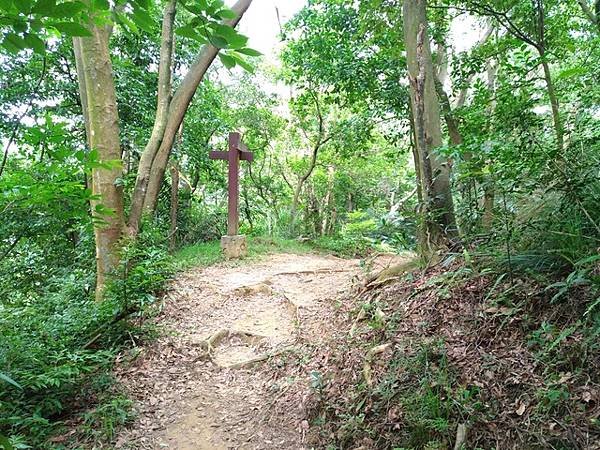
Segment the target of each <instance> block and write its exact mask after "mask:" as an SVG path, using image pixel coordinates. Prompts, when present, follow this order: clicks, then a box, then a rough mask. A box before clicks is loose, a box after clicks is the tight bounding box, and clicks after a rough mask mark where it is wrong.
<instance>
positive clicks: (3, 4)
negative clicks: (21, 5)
mask: <svg viewBox="0 0 600 450" xmlns="http://www.w3.org/2000/svg"><path fill="white" fill-rule="evenodd" d="M12 7H13V0H0V10H2V11H9V10H10V9H12Z"/></svg>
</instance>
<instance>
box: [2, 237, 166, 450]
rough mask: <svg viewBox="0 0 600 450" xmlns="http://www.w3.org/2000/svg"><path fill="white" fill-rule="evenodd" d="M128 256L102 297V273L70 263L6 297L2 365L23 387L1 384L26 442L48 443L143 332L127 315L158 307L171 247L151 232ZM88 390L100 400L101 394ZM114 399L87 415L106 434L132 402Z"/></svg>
mask: <svg viewBox="0 0 600 450" xmlns="http://www.w3.org/2000/svg"><path fill="white" fill-rule="evenodd" d="M123 256H124V258H123V265H122V267H121V273H120V274H116V276H115V278H114V279H113V282H112V284H111V286H110V288H109V292H108V294H107V298H106V300H105V301H103V302H101V303H98V302H96V301H95V300H94V298H93V289H91V287H92V285H93V276H94V273H93V271H92V270H90V268H89V265H87V264H85V266H87V268H86V267H85V266H83V267H77V265H75V266H68V265H67V266H66V265H64V263H63V265H62V267H61V269H62V270H61V271H56V272H54V273H51V274H49V275H48V277H47V278H46V279H45V280H44V283H43V285H42V286H41V288H37V289H35V290H33V289H32V288H31V287H29V286H23V287H22V288H21V289H19V290H17V289H18V288H17V289H15V287H13V289H12V298H10V299H8V298H6V297H4V298H3V300H2V302H1V303H0V332H1V334H2V336H3V340H2V342H1V343H0V365H1V366H2V367H3V368H5V370H6V371H7V373H6V374H4V376H5V377H10V379H12V380H14V381H15V382H16V383H18V385H19V386H20V387H21V388H20V389H19V388H17V386H16V385H13V384H7V383H2V384H1V385H0V412H1V413H0V430H1V432H2V433H3V434H5V435H8V436H19V435H21V436H23V439H21V441H22V442H23V443H25V442H26V443H28V444H29V445H34V446H35V448H46V447H44V446H43V442H44V441H45V439H46V438H47V437H48V436H49V434H51V433H53V432H54V431H56V430H57V429H59V427H60V419H59V418H60V417H63V416H64V415H65V414H73V413H77V412H78V401H77V399H78V398H80V397H82V396H84V390H86V389H88V386H89V383H90V381H91V380H92V379H94V378H97V377H98V376H99V374H100V373H102V372H103V371H107V370H109V369H110V368H111V366H112V363H113V361H114V357H115V354H116V352H117V351H119V349H120V348H121V347H122V345H123V342H125V338H126V337H127V338H131V337H132V336H138V335H140V331H139V330H136V329H135V328H134V327H133V325H132V324H130V323H129V322H128V321H127V320H124V319H126V318H127V317H128V316H129V315H131V314H136V315H143V314H147V313H148V312H149V311H150V310H149V309H148V308H149V306H151V305H152V304H153V302H154V299H155V297H154V294H155V293H156V291H157V290H159V289H161V288H162V286H163V285H164V283H165V282H166V280H168V278H169V275H170V273H171V271H172V268H171V264H170V262H169V258H168V256H167V254H166V251H165V250H164V247H163V246H162V245H160V242H158V243H157V242H156V241H153V238H152V236H151V234H147V233H146V234H143V235H142V236H141V239H140V241H138V243H136V244H135V245H133V244H132V245H129V246H127V247H126V249H125V251H124V255H123ZM22 257H27V256H26V255H23V256H22ZM16 261H18V259H17V258H16V257H13V259H12V262H13V263H14V262H16ZM83 261H84V262H85V261H86V260H85V259H84V260H83ZM15 324H18V326H15ZM85 395H86V396H87V398H93V395H95V393H94V392H92V393H89V392H88V393H87V394H85ZM107 402H108V406H106V405H104V406H102V407H101V410H100V411H98V412H97V413H90V414H91V415H90V416H89V419H86V420H89V421H90V423H96V421H99V423H102V427H103V428H104V431H102V433H104V434H105V435H106V436H108V435H109V434H110V433H112V431H111V430H113V429H114V426H115V425H116V423H112V422H110V421H113V420H116V421H121V419H119V418H116V417H115V416H114V415H113V414H109V413H108V412H109V411H112V410H115V411H121V410H122V408H123V406H124V404H123V402H124V401H123V400H118V399H117V400H112V399H111V400H107ZM111 408H112V409H111ZM95 414H97V415H95ZM122 414H124V413H119V415H121V416H122ZM102 417H104V418H102ZM123 420H124V419H123Z"/></svg>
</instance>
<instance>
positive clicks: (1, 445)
mask: <svg viewBox="0 0 600 450" xmlns="http://www.w3.org/2000/svg"><path fill="white" fill-rule="evenodd" d="M14 449H15V448H14V447H13V445H12V444H11V443H10V441H9V440H8V438H7V437H6V436H3V435H1V434H0V450H14Z"/></svg>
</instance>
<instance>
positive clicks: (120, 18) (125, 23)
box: [117, 13, 140, 34]
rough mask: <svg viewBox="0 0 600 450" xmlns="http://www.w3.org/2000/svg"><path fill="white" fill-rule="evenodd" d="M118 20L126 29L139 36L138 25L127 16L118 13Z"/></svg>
mask: <svg viewBox="0 0 600 450" xmlns="http://www.w3.org/2000/svg"><path fill="white" fill-rule="evenodd" d="M117 20H118V22H119V23H120V24H122V25H123V26H124V27H125V28H127V29H128V30H129V31H131V32H132V33H135V34H138V33H139V31H140V30H139V28H138V27H137V25H136V24H135V23H134V22H133V21H132V20H131V19H130V18H129V17H127V15H125V14H121V13H117Z"/></svg>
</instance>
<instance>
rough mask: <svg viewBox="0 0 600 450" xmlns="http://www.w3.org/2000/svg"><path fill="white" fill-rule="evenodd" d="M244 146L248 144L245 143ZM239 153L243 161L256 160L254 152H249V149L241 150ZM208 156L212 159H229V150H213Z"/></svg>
mask: <svg viewBox="0 0 600 450" xmlns="http://www.w3.org/2000/svg"><path fill="white" fill-rule="evenodd" d="M244 147H246V146H245V145H244ZM239 154H240V159H241V160H242V161H254V154H253V153H252V152H249V151H248V150H240V151H239ZM208 156H209V158H210V159H225V160H228V159H229V152H225V151H222V150H211V151H210V153H209V154H208Z"/></svg>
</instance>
